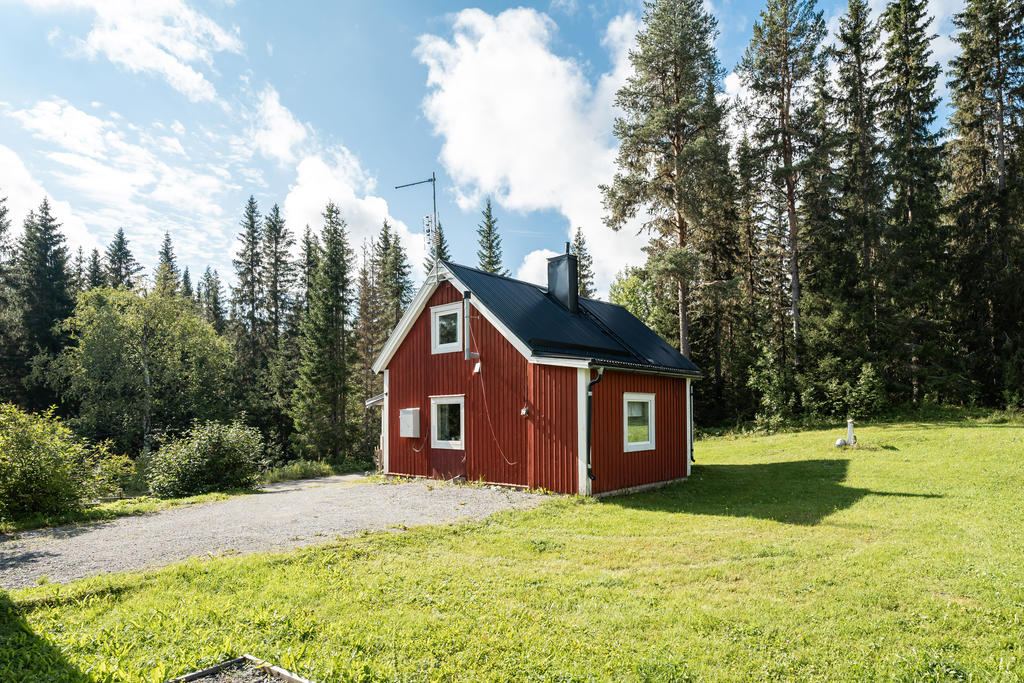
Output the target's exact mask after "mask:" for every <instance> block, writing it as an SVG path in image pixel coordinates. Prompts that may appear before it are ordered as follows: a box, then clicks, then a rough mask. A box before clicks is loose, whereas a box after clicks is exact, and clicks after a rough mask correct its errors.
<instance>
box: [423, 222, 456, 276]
mask: <svg viewBox="0 0 1024 683" xmlns="http://www.w3.org/2000/svg"><path fill="white" fill-rule="evenodd" d="M451 260H452V254H451V250H450V249H449V248H448V240H447V238H445V236H444V228H443V227H441V221H438V222H437V228H436V229H435V230H434V236H433V243H432V244H431V245H430V248H429V249H427V258H426V259H425V260H424V261H423V272H424V273H430V271H431V270H433V269H434V263H435V262H437V261H451Z"/></svg>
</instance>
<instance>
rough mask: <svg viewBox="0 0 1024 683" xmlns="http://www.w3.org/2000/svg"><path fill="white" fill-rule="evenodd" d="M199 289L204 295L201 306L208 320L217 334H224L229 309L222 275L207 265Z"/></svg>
mask: <svg viewBox="0 0 1024 683" xmlns="http://www.w3.org/2000/svg"><path fill="white" fill-rule="evenodd" d="M199 291H200V293H201V295H202V301H201V307H202V311H203V316H204V317H205V318H206V322H208V323H210V325H211V326H213V329H215V330H216V331H217V334H224V330H225V329H227V311H226V310H225V309H224V288H223V287H222V286H221V284H220V277H218V275H217V271H215V270H211V269H210V267H209V266H207V267H206V272H204V273H203V277H202V279H201V280H200V281H199Z"/></svg>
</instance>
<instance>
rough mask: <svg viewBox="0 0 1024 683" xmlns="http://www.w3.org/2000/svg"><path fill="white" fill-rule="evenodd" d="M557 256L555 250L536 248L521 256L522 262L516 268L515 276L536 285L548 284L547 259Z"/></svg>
mask: <svg viewBox="0 0 1024 683" xmlns="http://www.w3.org/2000/svg"><path fill="white" fill-rule="evenodd" d="M554 256H558V253H557V252H554V251H551V250H550V249H537V250H534V251H531V252H530V253H529V254H527V255H526V257H525V258H523V262H522V263H521V264H520V266H519V268H518V269H517V270H516V278H517V279H519V280H526V281H527V282H532V283H534V284H538V285H547V284H548V259H549V258H552V257H554Z"/></svg>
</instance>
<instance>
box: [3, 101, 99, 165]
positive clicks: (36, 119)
mask: <svg viewBox="0 0 1024 683" xmlns="http://www.w3.org/2000/svg"><path fill="white" fill-rule="evenodd" d="M8 115H9V116H10V117H11V118H13V119H15V120H17V121H18V122H19V123H21V126H22V128H24V129H25V130H27V131H29V132H30V133H32V134H33V135H34V136H35V137H37V138H39V139H41V140H46V141H48V142H53V143H55V144H57V145H60V146H61V147H63V148H65V149H67V150H69V151H71V152H77V153H79V154H85V155H88V156H93V157H94V156H98V155H100V154H102V153H103V151H104V150H105V149H106V147H107V142H106V140H105V139H104V138H105V136H106V134H107V132H108V131H109V130H111V129H112V128H113V126H112V124H111V123H109V122H107V121H104V120H102V119H99V118H97V117H95V116H92V115H91V114H86V113H85V112H84V111H82V110H80V109H76V108H75V107H73V106H71V105H70V104H69V103H68V102H67V101H65V100H60V99H57V100H48V101H42V102H38V103H37V104H36V106H34V107H32V108H31V109H22V110H17V111H10V112H8Z"/></svg>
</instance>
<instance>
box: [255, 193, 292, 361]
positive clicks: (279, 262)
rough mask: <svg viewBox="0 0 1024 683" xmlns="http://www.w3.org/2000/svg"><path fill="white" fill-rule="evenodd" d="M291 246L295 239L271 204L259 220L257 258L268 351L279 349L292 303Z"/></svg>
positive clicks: (278, 211)
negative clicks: (260, 231)
mask: <svg viewBox="0 0 1024 683" xmlns="http://www.w3.org/2000/svg"><path fill="white" fill-rule="evenodd" d="M294 245H295V238H294V237H292V234H291V232H290V231H289V230H288V228H287V227H286V226H285V221H284V218H283V217H282V216H281V210H280V209H279V208H278V206H277V204H274V206H272V207H271V208H270V212H269V213H268V214H267V216H266V220H265V221H264V223H263V253H262V255H261V261H260V268H261V274H260V280H261V283H260V287H261V288H262V290H263V292H264V303H263V313H262V317H263V318H264V319H265V320H266V325H267V334H268V345H269V349H270V351H271V352H272V353H273V352H277V351H278V350H279V349H280V338H281V335H282V334H283V333H284V328H285V325H286V323H287V320H288V314H289V310H290V308H291V305H292V295H291V288H292V285H293V283H294V281H295V265H294V264H293V263H292V261H291V256H290V254H291V249H292V247H293V246H294Z"/></svg>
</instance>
